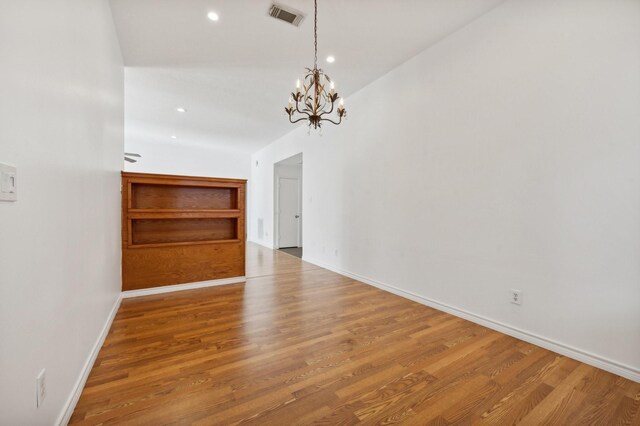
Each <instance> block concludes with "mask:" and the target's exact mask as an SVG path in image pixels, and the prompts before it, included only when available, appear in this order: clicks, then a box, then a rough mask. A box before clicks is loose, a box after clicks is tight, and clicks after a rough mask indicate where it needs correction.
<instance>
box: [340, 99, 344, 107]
mask: <svg viewBox="0 0 640 426" xmlns="http://www.w3.org/2000/svg"><path fill="white" fill-rule="evenodd" d="M340 108H342V109H344V99H342V98H340Z"/></svg>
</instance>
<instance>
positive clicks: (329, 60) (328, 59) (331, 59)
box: [327, 56, 336, 64]
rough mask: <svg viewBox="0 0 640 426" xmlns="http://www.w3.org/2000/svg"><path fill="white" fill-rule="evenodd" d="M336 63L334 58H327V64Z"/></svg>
mask: <svg viewBox="0 0 640 426" xmlns="http://www.w3.org/2000/svg"><path fill="white" fill-rule="evenodd" d="M335 61H336V58H334V57H333V56H327V62H329V63H330V64H332V63H334V62H335Z"/></svg>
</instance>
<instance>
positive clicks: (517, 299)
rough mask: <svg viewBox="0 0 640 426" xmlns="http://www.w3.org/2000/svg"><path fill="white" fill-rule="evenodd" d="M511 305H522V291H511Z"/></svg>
mask: <svg viewBox="0 0 640 426" xmlns="http://www.w3.org/2000/svg"><path fill="white" fill-rule="evenodd" d="M511 303H513V304H514V305H522V291H520V290H516V289H514V288H512V289H511Z"/></svg>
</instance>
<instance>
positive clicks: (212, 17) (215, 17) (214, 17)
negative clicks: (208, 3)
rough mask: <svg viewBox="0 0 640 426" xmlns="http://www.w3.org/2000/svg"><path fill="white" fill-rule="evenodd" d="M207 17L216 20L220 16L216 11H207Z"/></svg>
mask: <svg viewBox="0 0 640 426" xmlns="http://www.w3.org/2000/svg"><path fill="white" fill-rule="evenodd" d="M207 18H209V19H211V20H212V21H214V22H215V21H217V20H218V19H220V17H219V16H218V14H217V13H215V12H209V13H207Z"/></svg>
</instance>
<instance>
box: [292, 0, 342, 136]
mask: <svg viewBox="0 0 640 426" xmlns="http://www.w3.org/2000/svg"><path fill="white" fill-rule="evenodd" d="M314 7H315V12H314V26H313V39H314V44H313V46H314V57H313V69H311V68H306V70H307V74H306V75H305V77H304V80H303V81H302V84H301V83H300V80H298V81H297V83H296V90H295V92H292V93H291V96H290V97H289V106H288V107H287V108H285V109H284V110H285V112H286V113H287V115H288V116H289V121H290V122H291V123H298V122H300V121H304V120H307V121H308V123H309V129H311V127H312V126H313V128H314V129H317V128H318V127H322V123H323V122H325V121H328V122H329V123H332V124H336V125H338V124H340V123H341V122H342V118H343V117H345V118H346V116H347V110H345V109H344V99H342V98H340V96H338V93H336V91H335V86H334V83H333V81H331V78H329V76H328V75H327V74H325V73H324V72H323V71H322V70H321V69H319V68H318V0H314ZM327 86H329V87H328V88H327ZM336 103H338V105H337V107H336ZM334 109H335V111H336V115H337V117H338V121H334V120H332V119H331V118H329V116H330V115H331V113H333V111H334Z"/></svg>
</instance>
